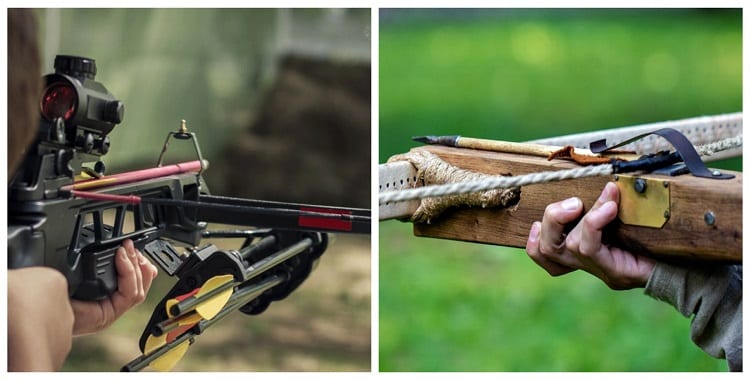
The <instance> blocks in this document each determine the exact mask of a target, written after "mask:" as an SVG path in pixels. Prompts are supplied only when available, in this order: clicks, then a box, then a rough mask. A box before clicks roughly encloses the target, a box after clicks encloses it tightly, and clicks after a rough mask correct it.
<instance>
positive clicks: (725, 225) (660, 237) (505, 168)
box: [414, 146, 742, 262]
mask: <svg viewBox="0 0 750 380" xmlns="http://www.w3.org/2000/svg"><path fill="white" fill-rule="evenodd" d="M418 149H427V150H429V151H430V152H432V153H434V154H437V155H438V156H439V157H441V158H442V159H443V160H444V161H446V162H448V163H450V164H452V165H455V166H457V167H460V168H463V169H468V170H472V171H476V172H481V173H486V174H502V173H509V172H510V173H512V175H521V174H526V173H531V172H539V171H549V170H561V169H569V168H572V167H575V166H574V164H572V163H568V162H566V161H560V160H555V161H547V160H546V159H544V158H540V157H532V156H524V155H517V154H508V153H496V152H487V151H480V150H470V149H459V148H449V147H442V146H427V147H422V148H418ZM734 174H735V175H736V177H735V178H734V179H731V180H712V179H704V178H698V177H693V176H692V175H682V176H677V177H668V176H659V175H653V174H649V175H644V176H643V177H649V178H659V179H660V181H662V182H663V181H668V182H669V185H668V186H669V189H670V206H669V207H670V211H669V219H668V220H667V222H666V223H665V224H664V226H663V227H662V228H651V227H641V226H632V225H624V224H623V223H622V222H620V221H619V220H617V221H615V222H613V223H612V224H611V225H610V227H608V230H607V231H606V233H605V237H604V239H605V241H607V242H609V243H612V244H614V245H617V246H621V247H624V248H626V249H628V250H630V251H632V252H634V253H641V254H649V255H652V256H657V257H680V258H694V259H702V260H718V261H728V262H741V261H742V173H734ZM611 180H613V177H594V178H583V179H573V180H565V181H560V182H553V183H547V184H539V185H530V186H525V187H523V188H522V189H521V199H520V201H519V202H518V204H517V205H515V206H513V207H510V208H507V209H479V208H471V209H458V208H455V209H452V210H449V211H448V212H446V213H445V214H444V215H442V216H441V217H439V218H437V219H436V220H433V221H432V222H431V224H415V225H414V234H415V235H417V236H423V237H435V238H443V239H450V240H462V241H469V242H477V243H486V244H495V245H503V246H512V247H525V245H526V239H527V237H528V233H529V228H530V226H531V224H532V223H533V222H534V221H536V220H541V219H542V216H543V215H544V209H545V208H546V206H547V205H548V204H550V203H552V202H557V201H560V200H563V199H566V198H568V197H573V196H577V197H579V198H581V199H582V200H583V204H584V207H585V208H586V209H588V208H590V207H591V205H593V203H594V202H595V201H596V199H597V197H598V196H599V194H600V193H601V190H602V189H603V187H604V185H605V184H606V182H607V181H611ZM623 196H625V195H623ZM709 211H710V212H712V213H713V224H709V223H707V222H706V220H705V214H706V213H707V212H709ZM655 212H663V211H659V210H657V211H655Z"/></svg>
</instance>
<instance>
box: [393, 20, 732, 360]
mask: <svg viewBox="0 0 750 380" xmlns="http://www.w3.org/2000/svg"><path fill="white" fill-rule="evenodd" d="M741 13H742V12H741V10H681V9H670V10H584V9H568V10H540V9H538V10H523V9H516V10H479V9H471V10H460V9H450V10H442V9H419V10H403V9H398V10H396V9H393V10H391V9H384V10H381V11H380V36H379V38H380V50H379V54H380V62H379V65H380V66H379V73H380V78H379V83H380V84H379V86H380V99H379V105H380V110H379V115H380V131H379V134H380V137H379V138H380V140H379V162H381V163H382V162H385V161H386V160H387V159H388V157H390V156H391V155H394V154H397V153H403V152H406V151H407V150H408V149H409V148H411V147H414V146H416V144H415V143H413V142H411V141H410V137H411V136H415V135H425V134H436V135H440V134H461V135H464V136H470V137H482V138H490V139H500V140H510V141H524V140H529V139H535V138H542V137H551V136H558V135H564V134H568V133H575V132H584V131H592V130H599V129H607V128H614V127H621V126H627V125H635V124H641V123H648V122H657V121H664V120H671V119H679V118H686V117H694V116H700V115H711V114H719V113H727V112H737V111H741V110H742V14H741ZM712 166H718V167H725V168H729V169H734V170H741V159H739V158H738V159H731V160H727V161H724V162H720V163H712ZM550 191H553V190H552V189H551V190H550ZM379 239H380V253H379V254H380V259H379V272H380V295H379V297H380V301H379V308H380V327H379V331H380V348H379V350H380V370H381V371H725V370H726V363H725V362H724V361H723V360H718V359H713V358H711V357H709V356H708V355H706V354H705V353H703V352H702V351H701V350H700V349H699V348H698V347H696V346H695V345H694V344H693V343H692V342H691V341H690V338H689V332H690V331H689V319H686V318H684V317H682V316H681V315H680V314H679V313H677V312H676V311H675V310H674V309H673V308H672V307H671V306H669V305H667V304H664V303H660V302H657V301H655V300H653V299H651V298H649V297H647V296H644V295H643V294H642V292H643V291H642V289H641V290H631V291H622V292H614V291H612V290H610V289H609V288H607V287H606V286H605V285H604V284H603V283H601V282H600V281H599V280H597V279H595V278H594V277H592V276H590V275H588V274H585V273H573V274H570V275H567V276H563V277H560V278H552V277H550V276H549V275H548V274H546V272H544V271H543V270H542V269H541V268H539V267H537V266H536V265H535V264H534V263H533V262H532V261H531V260H529V259H528V258H527V257H526V255H525V253H524V252H523V250H519V249H512V248H505V247H494V246H484V245H478V244H467V243H461V242H453V241H443V240H436V239H419V238H415V237H413V236H412V233H411V225H410V224H408V223H400V222H397V221H388V222H383V223H380V236H379Z"/></svg>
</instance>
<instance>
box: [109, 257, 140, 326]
mask: <svg viewBox="0 0 750 380" xmlns="http://www.w3.org/2000/svg"><path fill="white" fill-rule="evenodd" d="M115 262H116V265H117V291H116V292H115V293H113V294H112V297H111V300H112V306H113V308H114V312H115V316H119V315H120V314H122V313H123V312H124V311H125V310H127V309H128V308H129V307H130V300H131V299H132V298H133V297H134V296H135V294H136V292H137V291H138V285H137V281H138V277H137V276H136V274H135V267H134V265H133V262H132V261H131V260H130V257H128V253H127V250H126V249H125V247H124V246H122V247H119V248H117V257H116V259H115Z"/></svg>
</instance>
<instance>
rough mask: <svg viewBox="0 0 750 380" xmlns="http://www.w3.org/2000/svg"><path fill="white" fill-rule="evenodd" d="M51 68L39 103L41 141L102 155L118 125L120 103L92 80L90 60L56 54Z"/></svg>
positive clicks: (122, 111)
mask: <svg viewBox="0 0 750 380" xmlns="http://www.w3.org/2000/svg"><path fill="white" fill-rule="evenodd" d="M54 67H55V73H54V74H48V75H45V76H44V83H45V85H44V91H43V92H42V97H41V98H40V101H39V107H40V111H41V115H42V119H41V124H42V125H41V128H40V131H41V132H43V135H42V140H47V141H50V142H54V143H57V144H62V145H66V146H69V147H72V148H74V149H75V150H77V151H81V152H83V153H88V154H94V155H104V154H106V153H107V151H108V150H109V137H108V136H107V135H108V134H109V133H110V132H111V131H112V129H114V127H115V125H117V124H119V123H121V122H122V120H123V118H124V116H125V106H124V104H123V103H122V102H121V101H119V100H117V99H115V97H114V95H112V94H111V93H110V92H109V91H107V88H106V87H104V85H102V84H101V83H99V82H97V81H96V80H94V78H95V76H96V62H95V61H94V60H93V59H91V58H85V57H79V56H72V55H58V56H56V57H55V65H54ZM45 131H47V132H45Z"/></svg>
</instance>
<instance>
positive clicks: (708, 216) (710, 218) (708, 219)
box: [703, 211, 716, 226]
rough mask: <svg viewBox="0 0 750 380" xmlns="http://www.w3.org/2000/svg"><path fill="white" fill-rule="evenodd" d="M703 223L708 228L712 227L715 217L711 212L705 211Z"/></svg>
mask: <svg viewBox="0 0 750 380" xmlns="http://www.w3.org/2000/svg"><path fill="white" fill-rule="evenodd" d="M703 221H705V222H706V224H708V225H709V226H713V225H714V224H715V223H716V215H714V212H713V211H706V213H705V214H703Z"/></svg>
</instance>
